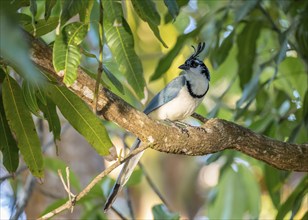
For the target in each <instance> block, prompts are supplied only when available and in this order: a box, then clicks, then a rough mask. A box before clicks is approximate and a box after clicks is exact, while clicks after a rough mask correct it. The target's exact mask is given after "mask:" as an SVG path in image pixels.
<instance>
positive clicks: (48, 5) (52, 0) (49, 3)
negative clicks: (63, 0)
mask: <svg viewBox="0 0 308 220" xmlns="http://www.w3.org/2000/svg"><path fill="white" fill-rule="evenodd" d="M56 3H57V0H46V1H45V14H44V17H45V20H46V21H47V20H48V18H49V17H50V14H51V11H52V9H53V7H54V6H55V5H56Z"/></svg>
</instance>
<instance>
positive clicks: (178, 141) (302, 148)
mask: <svg viewBox="0 0 308 220" xmlns="http://www.w3.org/2000/svg"><path fill="white" fill-rule="evenodd" d="M25 36H26V37H27V39H28V40H29V43H30V45H31V49H32V55H31V58H32V60H33V62H34V63H35V64H36V65H37V66H39V67H40V68H41V69H43V70H45V71H46V72H48V73H49V74H50V75H52V76H53V77H55V78H56V79H57V80H58V81H59V83H61V82H62V76H60V75H57V73H56V72H55V70H54V68H53V66H52V52H51V50H50V48H49V47H48V46H47V45H45V44H44V43H43V42H41V41H39V40H37V39H34V38H33V37H32V36H30V35H29V34H28V33H25ZM70 89H71V90H72V91H73V92H74V93H75V94H77V95H78V96H79V97H80V98H82V99H83V100H84V101H85V102H86V103H87V104H88V105H89V106H93V97H94V90H95V80H93V79H92V78H90V77H89V76H88V75H87V74H86V73H84V72H83V71H82V70H81V69H79V70H78V78H77V80H76V82H75V83H74V85H73V86H72V87H70ZM97 108H98V109H100V111H99V113H98V114H99V116H100V117H103V118H105V119H106V120H110V121H113V122H114V123H117V124H118V125H119V126H121V127H123V128H125V129H126V130H128V131H130V132H132V133H133V134H135V135H136V136H138V137H139V138H140V139H141V140H142V141H143V142H145V143H147V144H149V143H150V144H151V145H152V148H153V149H155V150H159V151H162V152H166V153H175V154H186V155H205V154H209V153H214V152H218V151H222V150H225V149H234V150H238V151H241V152H243V153H245V154H247V155H249V156H251V157H253V158H256V159H258V160H262V161H264V162H266V163H268V164H270V165H272V166H274V167H277V168H279V169H284V170H292V171H306V172H307V171H308V160H307V158H308V144H290V143H286V142H281V141H277V140H273V139H270V138H268V137H265V136H263V135H259V134H256V133H254V132H252V131H251V130H249V129H247V128H244V127H242V126H240V125H237V124H235V123H232V122H228V121H225V120H222V119H209V120H207V121H206V122H205V123H204V125H203V126H202V127H201V128H196V127H189V128H188V132H184V133H182V132H181V130H179V129H177V128H174V127H170V126H167V125H165V124H162V123H160V122H158V121H154V120H151V119H150V118H149V117H147V116H146V115H144V114H143V113H142V112H140V111H137V110H136V109H134V108H133V107H132V106H130V105H129V104H127V103H126V102H125V101H123V100H122V99H120V98H119V97H117V96H116V95H115V94H113V93H112V92H111V91H109V90H108V89H103V90H102V91H100V92H99V96H98V106H97Z"/></svg>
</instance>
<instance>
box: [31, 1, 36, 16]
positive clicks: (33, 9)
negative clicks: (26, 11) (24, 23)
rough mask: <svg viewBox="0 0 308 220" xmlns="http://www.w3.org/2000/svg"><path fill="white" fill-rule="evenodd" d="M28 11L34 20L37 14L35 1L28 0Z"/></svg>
mask: <svg viewBox="0 0 308 220" xmlns="http://www.w3.org/2000/svg"><path fill="white" fill-rule="evenodd" d="M30 11H31V13H32V16H33V18H35V16H36V13H37V4H36V0H30Z"/></svg>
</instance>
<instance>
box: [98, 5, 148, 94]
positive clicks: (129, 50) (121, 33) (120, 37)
mask: <svg viewBox="0 0 308 220" xmlns="http://www.w3.org/2000/svg"><path fill="white" fill-rule="evenodd" d="M103 7H104V10H105V13H104V29H105V35H106V40H107V43H108V46H109V47H110V49H111V51H112V54H113V56H114V57H115V60H116V61H117V63H118V64H119V70H120V71H121V72H123V73H124V74H125V76H126V78H127V81H128V83H129V84H130V85H131V86H132V88H133V89H134V91H135V92H136V94H137V95H138V96H139V97H140V98H142V97H143V91H144V86H145V80H144V78H143V68H142V64H141V61H140V59H139V57H138V56H137V54H136V52H135V50H134V39H133V35H132V32H131V30H130V27H129V26H128V23H127V22H126V20H125V19H124V18H123V17H122V15H123V12H122V7H121V4H120V3H119V2H117V1H103Z"/></svg>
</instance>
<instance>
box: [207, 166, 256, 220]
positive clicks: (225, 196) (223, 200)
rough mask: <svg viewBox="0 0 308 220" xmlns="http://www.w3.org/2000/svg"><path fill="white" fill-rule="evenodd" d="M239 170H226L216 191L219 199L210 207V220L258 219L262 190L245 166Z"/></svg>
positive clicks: (239, 167)
mask: <svg viewBox="0 0 308 220" xmlns="http://www.w3.org/2000/svg"><path fill="white" fill-rule="evenodd" d="M228 167H229V165H228ZM237 168H238V170H237V172H235V171H234V170H232V169H230V168H227V169H226V170H224V172H223V174H222V177H221V180H220V181H219V184H218V187H217V189H216V190H217V191H218V194H217V197H216V198H215V200H214V202H213V203H212V204H210V205H209V207H208V213H209V218H210V219H243V218H244V216H246V217H247V218H249V219H257V218H258V214H259V211H260V210H259V209H260V190H259V187H258V185H257V183H256V180H255V177H254V176H253V175H252V174H251V172H250V171H249V170H248V169H247V168H246V167H244V166H243V165H240V164H239V165H237ZM242 201H245V202H242Z"/></svg>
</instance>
